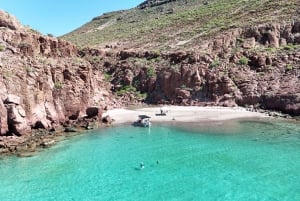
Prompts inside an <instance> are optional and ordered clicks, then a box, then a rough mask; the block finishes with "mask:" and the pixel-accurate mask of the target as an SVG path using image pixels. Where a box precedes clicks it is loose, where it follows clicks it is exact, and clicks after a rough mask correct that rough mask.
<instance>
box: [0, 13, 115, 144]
mask: <svg viewBox="0 0 300 201" xmlns="http://www.w3.org/2000/svg"><path fill="white" fill-rule="evenodd" d="M0 18H1V20H0V98H1V99H0V113H1V117H0V131H1V135H5V136H7V135H17V136H23V137H24V136H25V138H26V137H28V138H29V137H31V135H32V131H33V130H36V129H47V130H52V131H54V130H62V126H67V125H70V123H72V121H78V120H83V119H88V118H99V117H101V114H102V110H103V109H104V108H105V107H108V106H109V104H111V102H112V100H111V94H110V92H109V90H108V89H109V85H108V84H107V83H106V82H105V81H104V77H103V74H102V73H101V72H100V71H98V70H97V69H94V68H93V66H91V65H90V63H89V62H87V61H85V60H84V59H82V58H80V57H79V56H78V49H77V47H76V46H74V45H73V44H71V43H69V42H66V41H63V40H60V39H56V38H53V37H48V36H43V35H41V34H38V33H36V32H34V31H32V30H30V29H29V28H24V27H23V26H21V25H20V24H19V23H18V22H17V21H16V20H15V18H13V17H11V16H10V15H9V14H7V13H5V12H2V11H1V12H0ZM4 139H5V138H4V137H2V138H1V139H0V141H2V140H4ZM3 147H5V145H4V144H3V143H2V144H1V143H0V149H1V148H3Z"/></svg>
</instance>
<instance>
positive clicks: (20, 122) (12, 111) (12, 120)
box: [7, 104, 29, 136]
mask: <svg viewBox="0 0 300 201" xmlns="http://www.w3.org/2000/svg"><path fill="white" fill-rule="evenodd" d="M7 120H8V127H9V131H10V132H12V133H14V134H16V135H19V136H21V135H25V134H26V133H27V131H28V130H29V128H28V126H27V119H26V114H25V110H24V109H23V108H22V107H21V106H20V105H17V106H16V105H14V104H10V105H7Z"/></svg>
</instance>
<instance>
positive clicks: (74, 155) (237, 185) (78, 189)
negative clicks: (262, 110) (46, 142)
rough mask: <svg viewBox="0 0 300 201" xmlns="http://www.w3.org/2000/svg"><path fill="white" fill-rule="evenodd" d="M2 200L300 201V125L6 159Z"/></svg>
mask: <svg viewBox="0 0 300 201" xmlns="http://www.w3.org/2000/svg"><path fill="white" fill-rule="evenodd" d="M188 130H190V131H188ZM157 161H158V164H157ZM141 162H143V163H144V166H145V167H144V168H143V169H140V163H141ZM0 200H1V201H19V200H20V201H39V200H43V201H50V200H53V201H54V200H58V201H64V200H66V201H71V200H74V201H75V200H76V201H77V200H78V201H83V200H86V201H94V200H95V201H96V200H101V201H102V200H104V201H106V200H107V201H111V200H112V201H113V200H120V201H126V200H128V201H141V200H151V201H160V200H168V201H169V200H174V201H175V200H180V201H183V200H184V201H185V200H188V201H189V200H205V201H210V200H213V201H217V200H220V201H225V200H228V201H229V200H230V201H243V200H259V201H263V200H267V201H270V200H278V201H284V200H287V201H298V200H300V126H299V124H298V125H297V124H294V123H287V122H275V123H271V122H259V121H257V122H252V121H242V122H228V123H225V124H222V123H210V124H209V125H204V124H198V125H194V124H191V125H185V126H184V127H182V126H178V125H177V126H176V125H175V126H174V125H165V126H158V125H154V126H153V127H152V128H151V129H145V128H135V127H131V126H125V125H124V126H119V127H113V128H107V129H103V130H100V131H99V130H98V131H93V132H90V133H89V134H87V135H80V136H76V137H72V138H70V139H68V140H66V141H63V142H60V143H59V144H57V145H56V146H54V147H52V148H50V149H47V150H45V151H43V152H41V153H38V154H37V155H35V156H33V157H30V158H17V157H8V158H4V159H1V160H0Z"/></svg>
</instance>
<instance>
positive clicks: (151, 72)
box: [147, 66, 156, 78]
mask: <svg viewBox="0 0 300 201" xmlns="http://www.w3.org/2000/svg"><path fill="white" fill-rule="evenodd" d="M155 74H156V72H155V68H154V67H152V66H151V67H149V68H148V69H147V76H148V77H149V78H150V77H153V76H154V75H155Z"/></svg>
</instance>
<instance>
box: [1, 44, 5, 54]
mask: <svg viewBox="0 0 300 201" xmlns="http://www.w3.org/2000/svg"><path fill="white" fill-rule="evenodd" d="M4 50H5V46H4V45H2V44H0V52H2V51H4Z"/></svg>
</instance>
